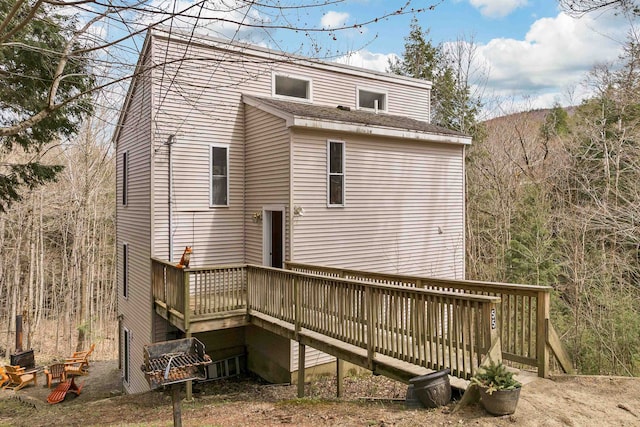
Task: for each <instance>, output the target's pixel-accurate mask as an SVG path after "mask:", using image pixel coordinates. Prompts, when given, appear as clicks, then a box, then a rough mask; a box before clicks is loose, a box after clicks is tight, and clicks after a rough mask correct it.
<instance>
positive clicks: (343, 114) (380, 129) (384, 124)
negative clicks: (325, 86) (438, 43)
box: [242, 94, 471, 145]
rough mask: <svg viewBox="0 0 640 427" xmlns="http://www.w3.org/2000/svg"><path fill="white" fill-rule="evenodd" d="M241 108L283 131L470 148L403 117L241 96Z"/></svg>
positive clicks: (459, 136)
mask: <svg viewBox="0 0 640 427" xmlns="http://www.w3.org/2000/svg"><path fill="white" fill-rule="evenodd" d="M242 100H243V102H244V103H245V104H247V105H251V106H253V107H256V108H259V109H261V110H263V111H265V112H267V113H270V114H273V115H275V116H277V117H280V118H282V119H284V120H286V122H287V127H307V128H316V129H326V130H334V131H342V132H351V133H366V134H370V135H378V136H387V137H395V138H405V139H419V140H427V141H432V142H444V143H453V144H465V145H466V144H471V137H470V136H468V135H465V134H463V133H461V132H458V131H454V130H451V129H447V128H443V127H441V126H437V125H434V124H431V123H428V122H424V121H421V120H416V119H412V118H409V117H405V116H396V115H391V114H385V113H380V112H378V113H375V112H372V111H365V110H355V109H350V108H345V107H340V106H336V107H330V106H325V105H314V104H307V103H301V102H292V101H283V100H280V99H273V98H262V97H257V96H251V95H246V94H245V95H243V96H242Z"/></svg>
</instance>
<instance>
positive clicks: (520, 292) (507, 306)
mask: <svg viewBox="0 0 640 427" xmlns="http://www.w3.org/2000/svg"><path fill="white" fill-rule="evenodd" d="M286 268H288V269H291V270H293V271H297V272H304V273H310V274H317V275H323V276H328V277H340V278H346V279H353V280H358V281H364V282H372V283H380V284H387V285H396V286H411V287H417V288H422V289H431V290H437V291H448V292H458V293H460V292H462V293H467V294H472V295H491V296H497V297H500V299H501V304H500V305H499V307H498V311H497V314H498V322H499V324H500V326H501V330H500V335H501V346H502V358H503V359H505V360H509V361H511V362H515V363H520V364H523V365H528V366H533V367H536V368H538V372H539V374H540V375H541V376H546V374H547V369H548V368H547V367H548V364H549V352H548V349H547V346H546V338H545V337H546V328H547V325H548V323H549V299H550V292H551V288H550V287H548V286H532V285H518V284H506V283H493V282H480V281H471V280H447V279H435V278H425V277H417V276H406V275H399V274H379V273H371V272H363V271H358V270H350V269H344V268H333V267H321V266H316V265H309V264H301V263H294V262H287V263H286Z"/></svg>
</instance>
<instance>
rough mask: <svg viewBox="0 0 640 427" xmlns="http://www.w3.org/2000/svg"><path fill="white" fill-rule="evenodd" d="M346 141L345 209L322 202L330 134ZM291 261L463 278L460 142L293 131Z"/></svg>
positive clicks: (461, 156)
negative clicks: (295, 208) (300, 212)
mask: <svg viewBox="0 0 640 427" xmlns="http://www.w3.org/2000/svg"><path fill="white" fill-rule="evenodd" d="M329 138H331V139H336V140H341V141H345V144H346V145H345V152H346V168H345V172H346V176H345V182H346V187H345V207H338V208H335V207H332V208H328V207H327V154H326V153H327V139H329ZM294 165H295V167H294V204H296V205H300V206H302V207H303V208H304V209H305V215H304V216H303V217H298V218H296V220H295V221H294V253H293V258H292V259H293V260H295V261H298V262H306V263H312V264H319V265H329V266H335V267H345V268H355V269H362V270H371V271H379V272H389V273H402V274H416V275H425V276H432V277H443V278H456V279H462V278H463V277H464V262H463V261H464V170H463V167H464V148H463V146H460V145H446V144H436V143H425V142H413V141H401V140H385V139H383V138H380V137H375V138H374V137H368V136H361V135H347V134H344V135H340V134H330V133H319V132H308V131H304V130H300V131H297V132H296V133H295V139H294Z"/></svg>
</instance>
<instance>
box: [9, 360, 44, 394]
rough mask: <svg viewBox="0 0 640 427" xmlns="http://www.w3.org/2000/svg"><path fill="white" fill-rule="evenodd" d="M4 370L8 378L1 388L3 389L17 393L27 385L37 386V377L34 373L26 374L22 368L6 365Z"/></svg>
mask: <svg viewBox="0 0 640 427" xmlns="http://www.w3.org/2000/svg"><path fill="white" fill-rule="evenodd" d="M4 369H5V372H6V374H7V376H8V377H9V382H8V383H7V385H5V386H4V387H3V389H8V390H14V391H18V390H20V389H21V388H22V387H25V386H26V385H28V384H29V383H33V385H38V376H37V374H36V372H32V373H26V372H25V369H24V368H21V367H20V366H12V365H6V366H5V367H4Z"/></svg>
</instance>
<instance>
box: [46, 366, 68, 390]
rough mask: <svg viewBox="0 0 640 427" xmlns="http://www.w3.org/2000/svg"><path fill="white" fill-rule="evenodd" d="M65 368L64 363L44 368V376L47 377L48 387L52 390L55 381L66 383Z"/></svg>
mask: <svg viewBox="0 0 640 427" xmlns="http://www.w3.org/2000/svg"><path fill="white" fill-rule="evenodd" d="M64 368H65V365H64V363H54V364H53V365H51V366H49V367H48V368H44V374H45V375H46V376H47V387H49V388H51V383H52V382H53V380H58V381H59V382H63V381H66V379H67V373H66V371H65V369H64Z"/></svg>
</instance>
